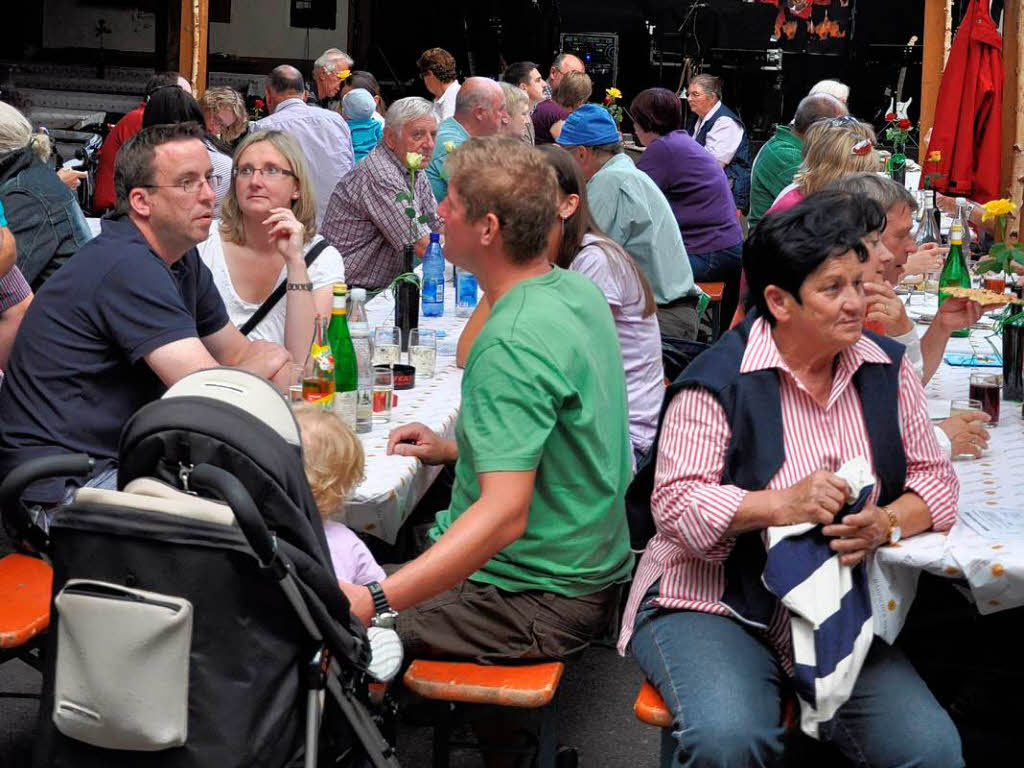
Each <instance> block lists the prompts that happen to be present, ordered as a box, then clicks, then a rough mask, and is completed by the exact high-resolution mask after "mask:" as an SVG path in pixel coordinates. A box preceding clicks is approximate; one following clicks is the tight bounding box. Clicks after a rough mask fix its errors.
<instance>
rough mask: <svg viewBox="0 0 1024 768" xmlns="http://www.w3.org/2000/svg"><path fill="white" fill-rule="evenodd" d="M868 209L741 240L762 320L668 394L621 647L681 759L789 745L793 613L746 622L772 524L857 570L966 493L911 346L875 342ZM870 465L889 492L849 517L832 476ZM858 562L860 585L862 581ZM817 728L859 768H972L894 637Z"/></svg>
mask: <svg viewBox="0 0 1024 768" xmlns="http://www.w3.org/2000/svg"><path fill="white" fill-rule="evenodd" d="M865 205H867V206H875V207H879V206H878V204H877V203H875V202H873V201H867V200H865V199H862V198H853V197H852V196H850V195H841V194H839V193H821V194H819V195H813V196H811V197H810V198H808V200H806V201H804V202H803V203H800V204H799V205H798V206H796V207H795V208H793V209H792V210H791V211H788V212H785V213H781V214H779V215H777V216H773V217H768V218H766V219H765V220H764V221H763V222H762V223H761V224H760V225H759V226H758V228H757V230H756V231H755V233H754V234H753V235H752V236H751V238H750V239H749V240H748V241H747V243H746V244H745V246H744V263H745V264H748V265H749V267H748V269H749V271H748V278H749V279H750V287H751V296H752V297H753V298H754V305H755V307H756V310H757V313H756V315H754V316H749V317H748V318H747V319H746V320H745V321H744V322H743V323H742V324H741V325H740V326H738V327H737V328H736V329H734V330H733V331H731V332H730V333H728V334H726V335H725V336H724V337H723V338H722V339H721V340H720V341H719V342H718V344H716V345H715V347H713V348H712V349H711V350H709V351H707V352H705V353H704V354H703V355H702V356H700V357H698V358H697V359H696V360H695V361H694V363H692V364H691V365H690V367H689V368H688V369H687V370H686V372H685V374H684V377H683V379H682V380H681V381H680V382H679V383H678V384H677V385H674V389H675V390H676V391H675V392H674V393H673V392H670V396H672V400H671V403H670V405H669V406H668V409H667V411H666V412H665V414H664V417H663V423H662V425H661V429H660V437H659V440H658V442H657V444H656V445H657V448H656V450H657V456H656V464H655V474H654V493H653V496H652V498H651V511H652V513H653V516H654V520H655V524H656V527H657V534H656V535H655V537H654V538H653V539H651V541H650V543H649V544H648V546H647V549H646V551H645V552H644V555H643V558H642V560H641V562H640V565H639V568H638V570H637V573H636V576H635V579H634V583H633V588H632V592H631V594H630V599H629V603H628V606H627V610H626V617H625V621H624V624H623V632H622V636H621V639H620V646H619V647H620V650H621V651H623V652H625V650H626V649H627V648H629V649H630V650H631V651H632V653H633V655H634V656H635V657H636V659H637V661H638V662H639V664H640V666H641V667H642V668H643V670H644V672H645V673H646V675H647V677H648V679H650V680H651V682H652V683H654V685H655V686H656V687H657V688H658V690H659V691H660V692H661V694H662V696H663V698H664V700H665V702H666V704H667V705H668V707H669V709H670V710H671V711H672V715H673V726H672V729H671V737H672V740H671V741H669V742H667V743H666V744H665V745H664V746H665V747H666V749H663V756H665V758H666V759H668V758H671V760H672V762H671V764H672V765H687V766H698V765H699V766H718V765H721V766H738V765H744V766H746V765H765V764H769V763H772V762H774V761H775V760H776V759H777V758H778V757H779V755H780V754H781V752H782V737H783V728H782V726H781V725H780V722H779V721H780V717H779V712H780V702H781V698H782V691H783V690H784V687H785V686H786V684H787V683H786V677H787V675H792V673H793V655H794V650H793V643H792V639H791V635H790V616H789V612H788V611H787V610H786V609H785V608H783V606H782V605H781V603H779V602H777V601H774V602H773V603H769V609H768V610H767V611H766V612H765V615H764V620H763V622H759V624H760V626H755V625H754V624H753V623H747V624H744V623H741V621H739V620H737V618H736V616H737V614H736V612H735V610H736V608H735V606H736V604H737V603H736V602H735V600H734V598H735V597H736V595H737V594H738V592H737V590H738V588H740V587H750V586H751V584H753V585H754V588H755V589H756V588H759V586H758V585H759V584H760V578H761V568H762V567H763V563H764V546H763V544H762V542H761V538H762V537H763V536H764V535H765V534H764V532H765V531H766V529H768V528H771V527H775V526H786V525H792V524H797V523H812V524H821V525H822V526H823V527H822V529H821V533H823V534H824V536H825V537H828V540H829V542H830V544H829V546H830V547H831V549H832V550H833V551H834V552H836V553H837V554H838V555H839V560H840V563H841V566H851V567H853V566H857V564H859V563H861V562H862V561H863V560H864V559H865V558H866V557H868V556H869V555H870V554H871V553H872V551H873V550H874V549H875V548H877V547H879V546H883V545H887V544H890V543H895V542H896V541H898V540H899V537H900V536H901V535H902V536H903V537H907V536H912V535H914V534H917V533H920V532H923V531H927V530H940V531H941V530H948V529H949V528H950V527H951V526H952V525H953V523H954V521H955V519H956V500H957V496H958V492H959V485H958V482H957V479H956V476H955V474H954V473H953V470H952V466H951V464H950V462H949V458H948V456H947V455H945V454H944V452H943V451H941V450H940V448H939V446H938V443H937V442H936V440H935V436H934V434H933V431H932V428H931V424H930V422H929V420H928V414H927V408H926V402H925V395H924V391H923V389H922V386H921V382H920V378H919V377H918V376H917V375H916V374H915V373H914V371H913V370H912V368H911V367H910V366H909V364H908V363H907V361H906V360H905V359H903V354H902V350H903V347H902V346H900V345H898V344H896V343H895V342H892V341H890V340H888V339H884V338H881V337H878V336H874V335H873V334H870V333H863V334H862V327H863V322H864V313H865V299H864V289H863V281H864V266H865V265H864V262H865V260H866V258H867V250H866V248H865V246H864V243H863V238H864V237H865V235H866V234H867V232H868V230H867V229H866V228H865V225H864V223H863V221H864V217H860V218H861V221H860V223H859V224H858V216H857V215H854V213H851V211H854V210H855V209H856V208H857V206H865ZM879 208H880V207H879ZM862 210H863V209H862ZM876 213H877V212H876ZM750 256H753V257H754V258H749V257H750ZM858 457H863V458H865V459H866V460H867V461H868V463H869V464H870V465H871V467H872V472H873V474H874V476H875V484H874V490H873V491H872V493H871V496H870V497H869V499H868V502H867V503H866V505H865V506H864V508H863V510H862V511H861V512H858V513H856V514H850V515H847V516H846V517H844V518H843V519H842V522H841V523H837V522H835V515H836V513H837V512H839V511H840V509H841V508H842V506H843V504H844V503H845V502H846V500H847V494H848V490H847V486H846V483H845V482H844V481H843V480H841V479H840V478H838V477H837V476H836V475H835V474H833V473H834V471H835V470H837V469H838V468H839V467H840V466H841V465H842V464H844V463H845V462H847V461H850V460H852V459H855V458H858ZM745 534H752V536H751V535H746V536H745ZM751 542H753V546H751ZM842 570H843V571H847V569H845V568H843V569H842ZM859 570H860V569H859V568H851V569H850V570H849V571H848V572H847V573H846V577H848V578H851V579H856V578H863V575H862V574H860V573H858V572H857V571H859ZM761 589H762V591H763V588H761ZM764 595H768V593H767V592H764ZM768 596H769V597H770V595H768ZM818 733H819V736H820V737H821V738H822V739H823V740H826V741H830V742H832V743H833V744H835V746H837V747H838V748H839V749H840V751H842V752H843V753H844V754H845V755H847V756H848V757H850V758H852V759H853V760H854V761H855V762H856V763H857V764H858V765H872V766H874V765H878V766H881V765H897V764H899V765H910V764H913V765H921V766H961V765H963V759H962V757H961V749H960V741H959V737H958V735H957V733H956V729H955V727H954V726H953V723H952V721H951V720H950V719H949V716H948V715H947V714H946V712H945V711H944V710H943V709H942V708H941V707H940V705H939V704H938V702H936V700H935V699H934V697H933V696H932V694H931V693H930V692H929V690H928V689H927V687H926V686H925V685H924V683H923V682H922V681H921V679H920V678H919V677H918V675H917V673H916V672H915V671H914V669H913V667H912V666H911V665H910V663H909V662H908V661H907V660H906V658H905V657H904V656H903V654H902V653H901V652H900V651H899V650H898V649H897V648H894V647H890V646H888V645H886V644H885V643H884V642H882V641H879V640H877V639H876V640H875V641H874V642H873V643H872V644H871V646H870V650H869V651H868V653H867V657H866V659H865V660H864V664H863V667H862V668H861V671H860V674H859V676H858V677H857V679H856V683H855V684H854V685H853V688H852V692H851V693H850V696H849V698H848V699H847V700H846V702H845V703H844V704H842V705H841V706H839V707H838V709H837V710H836V711H835V712H834V713H832V717H831V719H830V720H828V722H824V723H822V724H821V725H820V726H819V730H818ZM666 764H669V763H668V762H666Z"/></svg>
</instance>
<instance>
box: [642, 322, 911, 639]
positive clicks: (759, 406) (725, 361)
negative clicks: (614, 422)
mask: <svg viewBox="0 0 1024 768" xmlns="http://www.w3.org/2000/svg"><path fill="white" fill-rule="evenodd" d="M757 317H758V315H757V312H756V311H752V312H750V313H748V315H747V317H746V318H745V319H744V321H743V322H742V323H740V324H739V325H738V326H737V327H736V328H734V329H733V330H731V331H729V332H728V333H726V334H725V335H724V336H723V337H722V338H721V339H720V340H719V341H718V343H717V344H715V345H714V346H713V347H711V348H710V349H708V350H707V351H705V352H703V353H702V354H701V355H700V356H699V357H697V359H695V360H694V361H693V362H692V363H691V364H690V365H689V366H688V367H687V368H686V369H685V370H684V371H683V372H682V374H681V375H680V376H679V378H677V379H676V380H675V381H674V382H673V383H672V384H671V385H670V386H669V388H668V389H667V390H666V392H665V399H664V402H663V404H662V409H661V417H660V418H659V420H658V435H657V436H656V438H655V441H654V444H653V445H652V447H651V450H650V452H649V454H648V455H647V456H646V457H645V458H644V461H643V464H642V465H641V467H640V468H639V469H638V471H637V476H636V478H635V479H634V481H633V484H632V485H631V486H630V492H629V494H628V496H630V497H631V498H632V499H633V500H634V501H635V500H636V499H637V498H638V497H640V496H643V495H644V494H646V499H647V502H648V504H649V503H650V497H651V493H652V492H653V490H654V468H655V466H656V464H657V458H658V457H657V453H658V441H659V439H660V438H661V429H662V424H663V422H664V418H665V411H666V410H667V409H668V405H669V403H670V402H671V401H672V400H673V398H675V396H676V395H677V394H678V393H679V392H680V391H682V390H683V389H689V388H692V387H702V388H704V389H706V390H708V391H709V392H710V393H711V394H712V395H714V397H715V399H716V400H718V402H719V403H720V404H721V406H722V409H723V410H724V411H725V415H726V419H727V420H728V422H729V428H730V430H731V433H732V436H731V439H730V441H729V446H728V448H727V449H726V453H725V467H724V469H723V471H722V480H721V482H722V485H736V486H738V487H740V488H743V489H744V490H748V491H761V490H764V489H765V488H767V487H768V483H769V482H770V481H771V479H772V478H773V477H775V475H776V474H777V473H778V471H779V469H780V468H781V467H782V464H783V461H784V459H785V446H784V445H783V440H782V401H781V397H780V395H779V379H778V377H779V374H778V371H776V370H775V369H767V370H761V371H753V372H750V373H744V374H740V372H739V370H740V364H741V363H742V361H743V353H744V351H745V350H746V346H747V339H748V338H749V336H750V328H751V326H752V325H753V322H754V320H756V319H757ZM864 333H865V335H866V336H867V337H868V338H870V339H871V340H872V341H874V342H875V343H876V344H878V346H879V347H881V348H882V351H884V352H885V353H886V354H887V355H888V356H889V357H890V358H891V359H892V363H887V364H880V363H864V364H863V365H861V367H860V368H859V369H858V370H857V373H855V374H854V376H853V385H854V387H855V388H856V390H857V394H858V395H859V396H860V402H861V409H862V410H863V413H864V422H865V425H866V427H867V432H868V443H869V444H870V446H871V460H872V464H873V467H874V472H875V475H876V477H878V480H879V483H880V487H879V495H878V504H879V505H884V504H888V503H889V502H891V501H893V500H895V499H896V498H898V497H899V496H900V495H901V494H902V493H903V490H904V485H905V481H906V473H907V459H906V454H905V453H904V450H903V437H902V435H901V434H900V422H899V372H900V364H901V362H902V360H903V353H904V351H905V348H904V347H903V345H902V344H900V343H899V342H896V341H892V340H891V339H887V338H885V337H880V336H876V335H875V334H873V333H871V332H870V331H865V332H864ZM764 562H765V548H764V544H763V542H762V539H761V534H760V532H758V531H752V532H750V533H745V534H742V535H740V536H738V537H737V538H736V543H735V545H734V547H733V549H732V552H731V554H730V555H729V558H728V559H727V560H726V563H725V578H726V590H725V595H724V596H723V602H725V603H727V604H728V605H746V606H749V608H748V610H747V612H746V613H745V614H744V615H745V616H746V617H748V618H750V620H751V621H752V622H753V623H756V624H766V623H767V620H768V619H769V618H770V616H771V611H772V610H773V609H774V605H775V602H776V598H775V597H774V596H773V595H771V593H769V592H768V590H767V589H765V587H764V585H763V584H762V583H761V572H762V571H763V570H764Z"/></svg>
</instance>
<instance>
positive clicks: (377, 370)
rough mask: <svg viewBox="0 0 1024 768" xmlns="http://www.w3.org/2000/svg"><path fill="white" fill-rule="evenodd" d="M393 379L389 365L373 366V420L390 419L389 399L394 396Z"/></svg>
mask: <svg viewBox="0 0 1024 768" xmlns="http://www.w3.org/2000/svg"><path fill="white" fill-rule="evenodd" d="M394 391H395V379H394V376H393V374H392V372H391V366H390V365H375V366H373V420H374V422H377V423H383V422H387V421H391V399H392V398H393V397H394Z"/></svg>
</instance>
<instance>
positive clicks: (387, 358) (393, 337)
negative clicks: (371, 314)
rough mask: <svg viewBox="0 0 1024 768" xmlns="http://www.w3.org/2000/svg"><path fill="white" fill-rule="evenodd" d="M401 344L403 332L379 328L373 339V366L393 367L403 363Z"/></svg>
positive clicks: (390, 328)
mask: <svg viewBox="0 0 1024 768" xmlns="http://www.w3.org/2000/svg"><path fill="white" fill-rule="evenodd" d="M401 343H402V337H401V331H400V330H399V329H398V328H394V327H391V326H389V327H386V328H385V327H382V326H378V327H377V332H376V334H375V336H374V339H373V364H374V365H392V364H393V363H399V362H401V360H400V359H399V356H400V355H401V354H402V346H401Z"/></svg>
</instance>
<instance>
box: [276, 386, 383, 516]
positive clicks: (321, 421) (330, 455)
mask: <svg viewBox="0 0 1024 768" xmlns="http://www.w3.org/2000/svg"><path fill="white" fill-rule="evenodd" d="M294 413H295V420H296V421H297V422H298V423H299V431H300V434H301V436H302V461H303V464H304V465H305V469H306V479H307V480H308V481H309V487H310V488H311V489H312V491H313V499H314V500H315V501H316V507H317V509H318V510H320V515H321V516H322V517H329V516H330V515H333V514H334V513H335V512H337V511H338V510H339V509H341V506H342V504H343V503H344V501H345V498H346V497H347V496H348V495H349V493H351V492H352V489H354V488H355V487H356V486H357V485H359V483H360V482H362V479H363V472H364V470H365V467H366V459H365V458H364V456H363V445H362V443H360V442H359V438H358V437H356V434H355V432H353V431H352V430H351V429H350V428H349V427H348V426H347V425H345V424H344V423H343V422H342V421H341V419H339V418H338V417H337V416H336V415H334V414H333V413H331V412H330V411H325V410H322V409H320V408H317V407H316V406H314V405H310V404H306V403H301V404H299V405H298V406H296V407H295V410H294Z"/></svg>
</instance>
